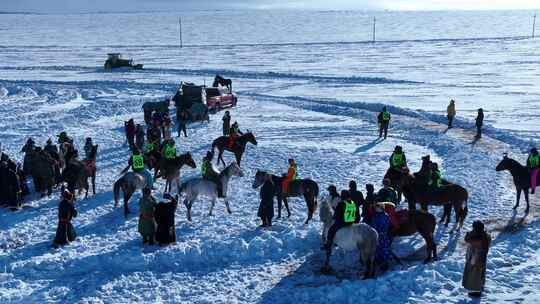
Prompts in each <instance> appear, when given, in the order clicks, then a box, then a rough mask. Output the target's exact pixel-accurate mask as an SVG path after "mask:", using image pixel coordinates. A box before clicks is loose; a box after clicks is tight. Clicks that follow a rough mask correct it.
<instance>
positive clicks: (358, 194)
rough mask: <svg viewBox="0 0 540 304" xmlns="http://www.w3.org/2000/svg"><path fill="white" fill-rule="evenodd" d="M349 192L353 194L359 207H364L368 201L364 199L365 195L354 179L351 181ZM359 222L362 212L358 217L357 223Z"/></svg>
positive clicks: (352, 197) (353, 199)
mask: <svg viewBox="0 0 540 304" xmlns="http://www.w3.org/2000/svg"><path fill="white" fill-rule="evenodd" d="M349 194H350V196H351V199H352V201H353V202H354V203H355V204H356V206H358V208H359V209H360V207H362V208H363V206H364V205H365V203H366V201H365V200H364V195H363V194H362V192H360V191H358V186H357V185H356V182H355V181H353V180H352V181H350V182H349ZM358 222H360V214H358V216H357V217H356V221H355V223H358Z"/></svg>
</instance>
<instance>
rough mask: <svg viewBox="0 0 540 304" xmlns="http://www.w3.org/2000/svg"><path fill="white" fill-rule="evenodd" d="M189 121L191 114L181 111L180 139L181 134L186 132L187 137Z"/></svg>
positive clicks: (179, 121)
mask: <svg viewBox="0 0 540 304" xmlns="http://www.w3.org/2000/svg"><path fill="white" fill-rule="evenodd" d="M188 120H189V113H188V112H187V111H186V110H185V109H183V110H181V111H180V113H179V116H178V137H180V132H184V137H187V132H186V125H187V122H188Z"/></svg>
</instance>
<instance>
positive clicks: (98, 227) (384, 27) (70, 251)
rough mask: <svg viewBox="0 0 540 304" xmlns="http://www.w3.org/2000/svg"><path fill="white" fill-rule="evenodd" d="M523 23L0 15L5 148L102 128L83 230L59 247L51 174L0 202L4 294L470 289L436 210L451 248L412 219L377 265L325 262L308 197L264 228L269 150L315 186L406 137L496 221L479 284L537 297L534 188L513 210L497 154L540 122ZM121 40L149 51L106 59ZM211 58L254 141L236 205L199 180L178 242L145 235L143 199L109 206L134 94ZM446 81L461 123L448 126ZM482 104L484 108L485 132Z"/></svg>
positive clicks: (521, 147)
mask: <svg viewBox="0 0 540 304" xmlns="http://www.w3.org/2000/svg"><path fill="white" fill-rule="evenodd" d="M179 15H182V20H183V28H184V35H183V40H184V44H185V47H184V48H182V49H179V48H178V42H179V41H178V24H177V22H178V16H179ZM373 16H376V17H377V28H378V32H377V37H378V40H381V41H380V42H377V43H375V44H373V43H370V42H369V40H370V39H371V22H372V17H373ZM531 23H532V12H528V11H508V12H423V13H417V12H408V13H398V12H377V13H372V12H356V11H333V12H299V11H219V12H214V11H200V12H184V13H181V14H173V13H138V14H79V15H9V14H8V15H1V18H0V114H1V118H2V119H1V120H0V142H1V143H2V148H3V149H4V150H5V151H7V152H8V153H9V154H10V155H14V156H15V157H16V158H18V159H19V160H20V159H21V158H22V154H21V153H19V150H20V148H21V146H22V144H23V143H24V141H25V140H26V138H27V137H29V136H31V137H33V138H34V139H36V141H37V142H38V143H44V142H45V140H46V139H47V138H48V137H50V136H54V135H56V134H58V133H59V132H61V131H63V130H65V131H67V132H68V133H69V134H70V135H72V136H73V137H74V138H75V141H76V144H77V145H78V146H79V147H82V144H83V140H84V138H85V137H87V136H91V137H92V138H94V141H95V142H96V143H98V144H99V145H100V151H99V156H98V162H97V165H98V174H99V175H98V180H97V183H98V185H97V190H98V194H97V195H96V196H94V197H90V198H89V199H87V200H80V201H78V202H77V207H78V209H79V211H80V215H79V217H78V218H76V219H75V220H74V225H75V227H76V229H77V231H78V234H79V236H80V237H79V239H78V241H77V242H75V243H73V244H72V245H70V246H68V247H65V248H62V249H58V250H53V249H51V248H50V244H51V241H52V238H53V236H54V232H55V227H56V220H57V208H56V207H57V203H58V197H57V194H55V195H54V196H53V197H51V198H44V199H37V198H31V199H29V200H28V204H29V205H31V206H32V207H31V208H27V209H24V210H21V211H18V212H15V213H13V212H10V211H7V210H0V300H1V302H2V303H43V302H52V303H134V302H140V303H142V302H144V303H148V302H163V303H178V302H182V303H292V302H297V303H305V302H313V303H335V302H342V303H357V302H363V301H370V302H373V303H382V302H385V303H388V302H390V303H468V302H470V299H469V298H468V297H467V295H466V292H465V290H463V289H462V288H461V287H460V286H461V272H462V270H463V265H464V256H465V245H464V243H463V241H462V239H463V237H464V231H462V232H456V231H452V226H450V227H449V228H445V227H444V226H438V227H437V230H436V235H437V237H436V240H437V243H438V246H439V251H440V257H441V258H440V260H439V261H437V262H434V263H431V264H428V265H423V264H421V260H422V253H423V252H424V251H423V242H422V240H421V239H420V238H418V237H414V238H404V239H401V240H399V241H398V242H396V244H395V245H394V249H395V250H396V252H397V253H398V255H400V256H403V257H404V258H405V260H406V264H407V266H406V267H400V266H398V265H394V266H392V268H391V270H390V271H389V272H387V273H384V274H382V275H380V276H379V277H378V278H377V279H376V280H368V281H361V280H360V279H359V270H360V268H359V267H360V266H359V264H358V261H357V257H356V255H353V254H347V255H342V254H335V255H334V257H333V258H332V265H333V267H334V270H335V273H334V274H333V275H324V274H322V273H321V272H320V267H321V266H322V264H323V262H324V254H323V253H322V252H321V251H320V250H319V246H320V244H319V235H320V228H321V225H320V223H319V221H318V219H316V220H315V221H314V222H312V223H310V224H309V225H304V224H303V219H304V217H305V215H306V210H305V209H306V208H305V204H304V203H303V202H302V201H301V200H298V199H295V200H293V201H292V202H291V206H292V213H293V215H292V217H291V218H290V219H281V220H277V221H275V225H274V227H273V228H272V229H269V230H261V229H259V228H258V225H259V220H258V218H257V217H256V213H257V207H258V191H257V190H253V189H251V182H252V179H253V176H254V174H255V172H256V170H257V169H267V170H271V171H273V172H276V173H281V172H284V171H285V170H286V160H287V158H289V157H294V158H295V159H296V160H297V162H298V163H299V168H300V170H299V171H300V175H301V176H305V177H311V178H313V179H314V180H316V181H317V182H318V183H319V185H320V188H321V189H325V188H326V186H328V185H329V184H331V183H334V184H336V185H337V186H338V188H343V187H345V186H346V185H347V184H348V181H349V180H351V179H355V180H357V181H358V182H359V184H360V185H364V184H366V183H373V184H375V185H377V186H378V185H380V182H381V179H382V176H383V174H384V172H385V171H386V168H387V159H388V157H389V155H390V153H391V151H392V149H393V147H394V146H395V145H397V144H399V145H402V146H403V147H404V149H405V151H406V153H407V157H408V159H409V166H410V167H411V168H412V169H413V170H417V169H418V168H419V167H420V157H421V156H423V155H425V154H431V156H432V158H433V159H436V160H437V161H439V163H440V164H441V165H442V167H443V170H444V175H445V176H446V177H447V178H448V179H449V180H451V181H454V182H456V183H459V184H461V185H463V186H465V187H466V188H467V189H468V190H469V193H470V196H471V198H470V201H469V209H470V212H469V217H468V218H467V221H466V224H465V230H468V229H469V227H470V224H471V223H472V221H473V220H474V219H482V220H485V221H486V222H487V223H488V229H489V230H490V231H491V232H492V237H493V238H494V241H493V247H492V251H491V253H490V256H489V259H488V260H489V262H488V275H487V284H486V294H485V295H484V297H483V298H482V299H481V301H482V302H486V303H494V302H509V303H537V302H538V301H540V296H538V295H537V293H536V290H538V288H539V287H540V283H538V282H539V279H540V266H539V265H540V264H539V262H540V261H539V257H540V244H539V243H538V241H537V240H536V239H535V237H536V236H537V235H538V233H540V224H539V222H538V221H537V220H536V218H537V217H538V215H540V209H539V208H538V200H539V198H538V194H537V195H536V196H532V197H531V203H532V206H531V208H532V209H531V212H530V214H529V216H528V217H526V218H524V219H523V221H522V222H521V221H520V220H521V219H522V216H523V212H524V211H523V210H524V208H523V207H521V208H520V209H518V211H517V213H513V212H512V210H511V207H512V206H513V200H514V190H513V187H512V186H511V178H510V176H509V174H508V173H497V172H495V170H494V168H495V166H496V165H497V163H498V162H499V161H500V160H501V158H502V153H503V152H508V153H510V155H511V156H512V157H514V158H516V159H518V160H519V161H521V162H523V161H524V160H525V157H526V155H525V153H526V151H528V149H529V148H530V147H531V146H532V145H535V144H536V145H538V143H539V141H540V136H539V135H538V132H539V131H540V124H539V123H538V120H539V118H540V87H539V86H538V85H537V84H538V81H539V80H540V79H539V78H540V77H539V76H540V74H539V72H538V68H537V66H538V64H539V63H540V60H539V59H538V58H539V56H540V51H539V50H538V46H539V45H540V42H539V41H538V40H534V39H529V38H527V37H526V36H527V35H529V34H530V30H531ZM112 51H118V52H122V53H124V54H125V55H127V56H129V57H133V58H134V59H135V61H136V62H140V63H143V64H144V65H145V69H144V70H142V71H119V72H112V73H107V72H104V71H103V68H102V64H103V61H104V59H105V55H106V53H107V52H112ZM216 73H220V74H223V75H224V76H226V77H228V78H232V79H233V81H234V82H233V86H234V87H233V88H234V89H235V91H236V92H237V93H238V94H239V105H238V107H236V108H234V109H233V110H232V111H231V114H232V116H233V118H234V120H237V121H238V122H239V123H240V126H241V128H242V129H250V130H252V131H253V132H254V133H255V134H256V136H257V140H258V142H259V144H258V146H256V147H255V146H249V147H248V149H247V154H246V156H245V158H244V161H245V162H243V163H242V168H243V170H244V171H245V173H246V174H245V177H243V178H238V179H235V180H233V182H232V185H233V186H232V189H233V191H232V192H231V193H230V195H231V203H232V209H233V214H232V215H228V214H226V212H225V208H224V206H223V204H218V205H217V208H216V215H215V216H214V217H210V218H209V217H206V213H207V211H208V207H209V204H208V202H206V201H204V200H200V201H199V202H198V203H197V204H196V205H195V207H194V215H193V222H191V223H189V222H187V221H186V219H185V218H186V217H185V209H184V208H183V207H179V209H178V211H177V236H178V243H177V244H175V245H173V246H170V247H167V248H157V247H142V246H141V244H140V237H139V235H138V233H137V217H136V216H135V215H133V216H131V217H129V218H128V219H127V220H126V219H124V217H123V215H122V212H121V210H120V209H115V208H113V201H112V191H111V190H112V184H113V183H114V181H115V179H116V178H118V173H119V171H120V170H121V169H122V168H123V167H124V166H125V163H126V162H127V159H128V156H129V152H128V150H127V147H126V146H125V145H124V141H125V140H124V136H123V132H122V130H123V128H122V126H123V121H124V120H127V119H129V118H130V117H134V118H135V119H136V121H139V122H140V121H142V111H141V105H142V103H143V102H145V101H148V100H160V99H162V98H164V97H166V96H170V95H171V94H173V93H174V91H175V90H176V88H177V86H178V84H179V83H180V81H182V80H183V81H193V82H196V83H207V84H208V83H209V82H210V81H211V79H212V77H213V76H214V75H215V74H216ZM450 98H454V99H455V100H456V102H457V110H458V121H457V126H458V128H455V129H453V130H450V131H446V127H445V125H444V123H445V119H444V111H445V108H446V105H447V102H448V100H449V99H450ZM382 105H388V106H390V110H391V112H392V113H393V123H392V126H391V130H390V137H389V138H388V140H386V141H384V142H380V141H377V140H376V119H375V116H376V114H377V111H379V110H380V108H381V107H382ZM478 107H483V108H484V109H485V110H486V120H487V122H488V124H489V125H488V126H487V127H486V136H485V137H484V138H483V139H482V140H480V141H478V142H475V143H473V130H472V129H473V122H472V121H473V119H474V114H475V111H476V109H477V108H478ZM220 118H221V115H220V114H218V115H214V116H212V117H211V121H210V122H209V123H196V124H193V125H191V126H190V128H189V129H188V133H189V134H188V135H189V136H190V137H189V138H188V139H187V140H185V139H184V138H181V139H180V140H177V147H178V149H179V150H180V151H182V152H184V151H191V152H192V153H193V155H194V158H195V160H196V162H197V164H200V161H201V159H202V157H203V156H204V154H205V152H206V151H207V150H208V149H209V148H210V143H211V141H212V140H213V139H214V138H216V137H217V136H219V135H220V133H221V120H220ZM227 157H228V158H227V159H228V160H229V161H230V160H231V159H232V158H231V156H230V155H227ZM183 174H184V176H183V179H184V178H188V177H191V176H197V175H198V174H199V172H198V170H186V171H183ZM361 187H363V186H361ZM158 188H159V189H162V188H163V184H161V183H160V184H159V185H158ZM159 192H160V191H158V193H157V194H159ZM321 192H322V193H324V192H325V191H324V190H322V191H321ZM138 198H139V196H138V195H137V196H135V198H134V199H132V201H131V206H132V207H131V208H132V209H133V210H137V207H136V205H137V201H138ZM431 210H432V212H433V213H435V214H436V215H438V214H439V213H440V212H441V210H439V209H438V208H432V209H431ZM317 217H318V216H316V218H317ZM514 223H520V224H514ZM507 227H513V228H512V229H507Z"/></svg>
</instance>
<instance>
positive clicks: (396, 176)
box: [383, 167, 409, 202]
mask: <svg viewBox="0 0 540 304" xmlns="http://www.w3.org/2000/svg"><path fill="white" fill-rule="evenodd" d="M408 175H409V168H407V167H404V168H402V169H401V170H399V169H398V170H396V169H392V168H388V171H386V174H385V175H384V178H383V179H388V180H390V186H391V187H392V188H394V190H396V192H397V195H398V202H401V198H402V196H403V190H401V188H402V187H403V184H404V183H405V180H406V178H407V176H408Z"/></svg>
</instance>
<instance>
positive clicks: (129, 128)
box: [124, 118, 136, 150]
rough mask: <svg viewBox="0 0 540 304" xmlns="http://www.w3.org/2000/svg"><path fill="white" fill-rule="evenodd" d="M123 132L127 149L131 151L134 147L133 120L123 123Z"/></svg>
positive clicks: (134, 128)
mask: <svg viewBox="0 0 540 304" xmlns="http://www.w3.org/2000/svg"><path fill="white" fill-rule="evenodd" d="M124 130H125V132H126V140H127V143H128V145H129V149H130V150H133V147H134V146H135V141H134V139H135V131H136V127H135V122H134V121H133V118H131V119H130V120H128V121H125V122H124Z"/></svg>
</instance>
